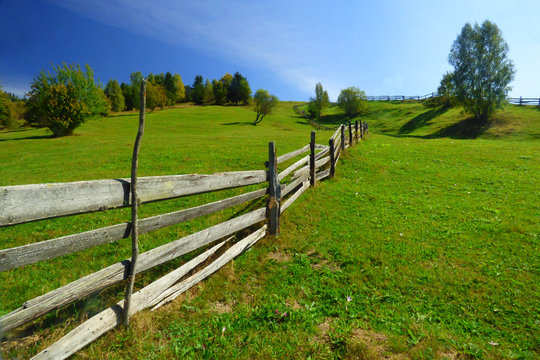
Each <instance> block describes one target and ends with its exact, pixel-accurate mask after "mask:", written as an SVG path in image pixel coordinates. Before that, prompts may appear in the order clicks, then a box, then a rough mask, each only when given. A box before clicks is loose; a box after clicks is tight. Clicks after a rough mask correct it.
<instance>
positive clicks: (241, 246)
mask: <svg viewBox="0 0 540 360" xmlns="http://www.w3.org/2000/svg"><path fill="white" fill-rule="evenodd" d="M265 235H266V225H264V226H263V227H262V228H260V229H259V230H257V231H255V232H254V233H252V234H251V235H249V236H247V237H245V238H244V239H242V240H240V241H239V242H237V243H236V244H234V245H233V246H232V247H230V248H229V249H228V250H227V251H226V252H224V253H223V255H221V256H220V257H219V258H218V259H216V260H215V261H214V262H213V263H212V264H210V265H208V266H207V267H205V268H204V269H202V270H201V271H199V272H197V273H196V274H194V275H193V276H191V277H189V278H187V279H185V280H184V281H182V282H181V283H179V284H177V285H174V286H171V287H170V288H169V289H167V290H166V291H164V292H163V294H161V295H160V296H159V302H158V303H157V304H156V305H154V307H153V308H152V311H154V310H157V309H158V308H160V307H161V306H163V305H164V304H166V303H168V302H171V301H172V300H174V299H175V298H176V297H178V296H179V295H180V294H182V293H184V292H185V291H187V290H189V289H190V288H191V287H193V286H194V285H196V284H197V283H199V282H201V281H202V280H204V279H205V278H207V277H208V276H210V275H212V274H213V273H214V272H216V271H217V270H219V269H220V268H222V267H223V265H225V264H226V263H228V262H229V261H230V260H232V259H234V258H235V257H236V256H238V255H240V254H241V253H243V252H244V251H246V250H247V249H249V248H250V247H251V246H253V245H254V244H255V243H256V242H257V241H259V240H260V239H262V238H263V237H264V236H265Z"/></svg>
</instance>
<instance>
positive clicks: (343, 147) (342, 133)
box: [341, 124, 345, 150]
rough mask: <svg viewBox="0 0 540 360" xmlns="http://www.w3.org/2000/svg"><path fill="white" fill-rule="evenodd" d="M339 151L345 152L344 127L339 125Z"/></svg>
mask: <svg viewBox="0 0 540 360" xmlns="http://www.w3.org/2000/svg"><path fill="white" fill-rule="evenodd" d="M341 150H345V125H343V124H341Z"/></svg>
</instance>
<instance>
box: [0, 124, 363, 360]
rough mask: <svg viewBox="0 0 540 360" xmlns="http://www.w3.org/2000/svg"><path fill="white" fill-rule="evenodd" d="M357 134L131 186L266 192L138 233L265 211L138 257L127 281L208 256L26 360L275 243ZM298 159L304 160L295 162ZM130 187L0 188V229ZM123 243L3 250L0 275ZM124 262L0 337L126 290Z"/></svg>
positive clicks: (95, 206) (68, 347)
mask: <svg viewBox="0 0 540 360" xmlns="http://www.w3.org/2000/svg"><path fill="white" fill-rule="evenodd" d="M366 131H367V125H366V124H365V123H360V124H359V123H358V122H356V123H355V124H354V126H352V125H351V124H348V125H347V126H345V125H340V126H339V127H338V128H337V129H336V131H335V132H334V134H333V135H332V136H331V138H330V140H329V143H328V145H321V144H317V143H316V142H315V140H316V133H315V131H312V134H311V141H310V143H309V144H307V145H305V146H303V147H302V148H300V149H297V150H294V151H291V152H289V153H286V154H283V155H280V156H277V155H276V149H275V144H274V143H273V142H272V143H270V144H269V157H268V162H266V166H267V168H268V169H267V170H252V171H238V172H227V173H218V174H212V175H199V174H194V175H172V176H155V177H140V178H137V187H138V189H137V190H138V193H137V198H138V199H139V202H140V203H148V202H153V201H161V200H167V199H173V198H178V197H183V196H189V195H195V194H202V193H208V192H214V191H219V190H225V189H231V188H239V187H245V186H250V185H258V184H264V183H267V185H265V187H264V188H261V189H258V190H254V191H250V192H246V193H243V194H241V195H237V196H233V197H229V198H226V199H223V200H219V201H215V202H212V203H208V204H203V205H200V206H196V207H192V208H188V209H182V210H179V211H174V212H170V213H166V214H161V215H157V216H152V217H148V218H143V219H138V220H137V223H138V232H139V233H147V232H150V231H154V230H158V229H162V228H164V227H168V226H172V225H175V224H179V223H182V222H185V221H188V220H192V219H195V218H197V217H200V216H204V215H209V214H212V213H215V212H218V211H222V210H225V209H227V208H231V207H233V206H236V205H240V204H243V203H246V202H253V201H260V199H262V198H263V197H265V196H267V205H266V207H260V208H258V209H256V210H253V211H250V212H248V213H245V214H242V215H239V216H236V217H234V218H232V219H229V220H226V221H223V222H221V223H218V224H215V225H212V226H210V227H208V228H206V229H204V230H201V231H198V232H195V233H192V234H190V235H187V236H184V237H182V238H180V239H177V240H174V241H171V242H168V243H165V244H163V245H161V246H158V247H156V248H153V249H151V250H149V251H146V252H143V253H141V254H139V255H138V257H137V266H136V267H135V268H134V272H133V276H134V275H135V274H137V273H141V272H144V271H146V270H149V269H151V268H153V267H156V266H158V265H160V264H163V263H166V262H168V261H170V260H173V259H176V258H178V257H180V256H182V255H185V254H188V253H190V252H192V251H194V250H197V249H201V248H204V247H209V248H208V249H206V250H205V251H204V252H203V253H202V254H200V255H198V256H196V257H194V258H192V259H191V260H189V261H188V262H186V263H185V264H183V265H182V266H180V267H179V268H177V269H176V270H174V271H172V272H170V273H169V274H167V275H165V276H163V277H161V278H160V279H158V280H156V281H154V282H152V283H151V284H149V285H147V286H146V287H144V288H142V289H140V290H139V291H137V292H134V293H133V294H132V296H130V301H129V303H130V305H129V311H127V312H126V311H125V308H126V306H125V301H124V300H122V301H120V302H118V303H117V304H116V305H114V306H112V307H110V308H108V309H105V310H103V311H102V312H101V313H99V314H97V315H95V316H93V317H91V318H90V319H89V320H87V321H85V322H84V323H82V324H81V325H79V326H78V327H76V328H75V329H74V330H72V331H71V332H69V333H68V334H67V335H66V336H64V337H63V338H61V339H60V340H58V341H57V342H56V343H54V344H52V345H51V346H50V347H49V348H47V349H45V350H43V351H41V352H40V353H39V354H37V355H36V356H35V358H36V359H64V358H66V357H68V356H70V355H72V354H74V353H75V352H77V351H78V350H80V349H81V348H83V347H84V346H86V345H87V344H89V343H90V342H92V341H94V340H95V339H97V338H98V337H99V336H101V335H102V334H104V333H105V332H107V331H109V330H110V329H112V328H114V327H115V326H117V325H119V324H121V323H122V321H123V320H122V319H125V320H126V319H129V316H131V315H133V314H135V313H137V312H139V311H141V310H143V309H147V308H153V309H156V308H158V307H160V306H161V305H163V304H165V303H166V302H169V301H171V300H173V299H174V298H175V297H177V296H178V295H180V294H181V293H183V292H185V291H186V290H188V289H189V288H191V287H192V286H194V285H195V284H197V283H198V282H200V281H202V280H203V279H205V278H206V277H208V276H209V275H211V274H212V273H214V272H215V271H217V270H218V269H219V268H221V267H222V266H223V265H224V264H225V263H227V262H228V261H230V260H231V259H233V258H234V257H235V256H238V255H239V254H241V253H242V252H243V251H245V250H246V249H247V248H249V247H250V246H252V245H253V244H255V243H256V242H257V241H258V240H260V239H261V238H263V237H264V236H265V235H266V234H267V232H268V233H270V234H274V235H279V217H280V215H281V214H282V213H283V212H284V211H285V210H286V209H287V208H288V207H289V206H291V204H293V203H294V201H296V200H297V199H298V198H299V197H300V196H301V195H302V194H303V193H304V192H305V191H306V190H307V189H308V188H309V187H310V186H315V185H316V183H317V182H319V181H321V180H323V179H326V178H328V177H334V176H335V168H336V164H337V162H338V160H339V158H340V156H341V154H342V152H343V150H345V149H346V148H347V147H349V146H352V145H354V143H357V142H358V141H360V140H361V139H362V138H363V137H364V134H365V132H366ZM307 152H309V154H308V155H306V156H304V154H305V153H307ZM300 156H302V157H301V158H300V159H299V160H296V161H295V162H293V163H292V164H290V165H288V166H286V167H285V168H284V169H283V170H281V172H279V170H278V165H281V164H287V162H288V161H289V160H291V161H294V159H295V158H297V157H300ZM130 185H131V184H130V180H128V179H113V180H94V181H79V182H71V183H53V184H36V185H17V186H4V187H0V209H2V210H1V212H0V226H2V227H3V226H15V225H17V224H21V223H25V222H30V221H37V220H43V219H50V218H55V217H62V216H68V215H74V214H81V213H88V212H95V211H104V210H107V209H113V208H120V207H126V206H130V205H131V186H130ZM254 226H256V227H257V230H255V231H254V232H252V233H251V234H250V235H248V236H246V237H245V238H243V239H242V240H239V241H237V242H235V243H234V241H233V240H232V239H233V237H234V236H235V234H236V233H238V232H239V231H242V230H245V229H248V228H252V227H254ZM131 233H132V223H131V222H125V223H121V224H116V225H112V226H107V227H103V228H99V229H94V230H90V231H86V232H82V233H77V234H72V235H67V236H62V237H59V238H54V239H49V240H44V241H40V242H36V243H32V244H28V245H23V246H17V247H13V248H8V249H2V250H0V271H9V270H11V269H15V268H18V267H21V266H25V265H29V264H33V263H37V262H40V261H46V260H49V259H53V258H55V257H59V256H64V255H67V254H73V253H76V252H79V251H82V250H85V249H89V248H92V247H95V246H100V245H104V244H108V243H112V242H114V241H118V240H120V239H125V238H128V237H130V235H131ZM226 238H227V239H226ZM223 239H225V240H223ZM231 243H233V244H232V245H231ZM216 256H217V258H216V259H215V260H213V261H212V262H211V263H209V264H207V263H208V261H209V259H210V258H215V257H216ZM130 262H131V261H130V259H119V261H118V262H117V263H115V264H112V265H110V266H108V267H105V268H103V269H101V270H99V271H97V272H94V273H91V274H89V275H86V276H84V277H82V278H80V279H78V280H75V281H73V282H71V283H69V284H66V285H64V286H61V287H59V288H57V289H54V290H52V291H50V292H48V293H45V294H42V295H40V296H38V297H36V298H33V299H29V300H28V301H26V302H24V303H23V304H22V305H21V306H20V307H19V308H17V309H15V310H13V311H11V312H10V313H8V314H6V315H3V316H2V317H0V335H1V334H2V333H5V332H7V331H11V330H14V329H16V328H17V327H20V326H22V325H24V324H27V323H29V322H31V321H32V320H35V319H37V318H39V317H41V316H43V315H45V314H47V313H49V312H51V311H53V310H55V309H58V308H61V307H63V306H66V305H67V304H70V303H72V302H74V301H77V300H80V299H82V298H84V297H86V296H89V295H91V294H93V293H96V292H98V291H101V290H103V289H106V288H108V287H110V286H113V285H115V284H119V283H121V282H125V281H126V278H127V274H129V269H130ZM204 265H205V266H204ZM201 266H204V267H203V268H202V269H201V270H199V271H197V272H196V273H194V274H193V275H191V276H189V277H188V278H185V279H184V277H185V275H187V274H188V273H189V272H191V271H192V270H194V269H196V268H200V267H201Z"/></svg>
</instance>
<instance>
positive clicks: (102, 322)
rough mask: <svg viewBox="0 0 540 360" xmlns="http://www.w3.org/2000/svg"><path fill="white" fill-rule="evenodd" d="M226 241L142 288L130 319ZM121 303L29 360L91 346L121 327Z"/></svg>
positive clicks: (63, 356)
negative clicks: (101, 337)
mask: <svg viewBox="0 0 540 360" xmlns="http://www.w3.org/2000/svg"><path fill="white" fill-rule="evenodd" d="M228 240H229V239H227V240H225V241H222V242H221V243H219V244H217V245H216V246H214V247H212V248H211V249H209V250H207V251H205V252H204V253H202V254H201V255H199V256H197V257H195V258H194V259H192V260H190V261H188V262H187V263H185V264H184V265H182V266H180V267H179V268H177V269H176V270H174V271H172V272H170V273H168V274H167V275H165V276H163V277H161V278H160V279H158V280H156V281H154V282H153V283H151V284H149V285H147V286H146V287H144V288H142V289H141V290H139V291H138V292H136V293H134V294H133V297H132V307H131V308H130V313H129V314H130V315H133V314H135V313H137V312H139V311H141V310H143V309H145V308H148V307H150V306H152V305H153V304H154V301H155V300H154V299H156V298H157V296H159V294H161V293H163V291H165V290H167V288H169V287H171V286H172V285H174V283H176V282H177V281H178V280H180V279H181V278H182V277H183V276H184V275H186V274H187V273H188V272H190V271H191V270H193V269H194V268H195V267H197V266H198V265H200V264H201V263H202V262H204V261H206V260H207V259H208V258H209V257H210V256H211V255H213V254H215V253H216V251H217V250H219V249H220V248H221V247H222V246H223V245H224V244H225V243H226V242H227V241H228ZM123 306H124V301H120V302H119V303H117V304H116V305H114V306H113V307H110V308H108V309H106V310H104V311H102V312H100V313H99V314H97V315H95V316H93V317H92V318H90V319H89V320H87V321H85V322H84V323H83V324H81V325H79V326H78V327H76V328H75V329H73V330H72V331H71V332H69V333H68V334H67V335H66V336H64V337H62V338H61V339H60V340H58V341H57V342H55V343H54V344H52V345H51V346H49V347H48V348H47V349H45V350H43V351H41V352H40V353H38V354H37V355H36V356H35V357H33V358H32V359H66V358H67V357H69V356H71V355H73V354H75V353H76V352H77V351H79V350H80V349H82V348H84V347H85V346H86V345H88V344H90V343H91V342H93V341H94V340H96V339H97V338H99V337H100V336H101V335H103V334H105V333H106V332H108V331H109V330H111V329H113V328H114V327H115V326H117V325H119V324H120V321H121V316H120V315H121V313H122V308H123Z"/></svg>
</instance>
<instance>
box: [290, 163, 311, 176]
mask: <svg viewBox="0 0 540 360" xmlns="http://www.w3.org/2000/svg"><path fill="white" fill-rule="evenodd" d="M305 174H309V161H308V165H306V166H303V167H301V168H300V169H298V170H296V171H295V172H294V174H293V176H292V177H291V180H296V179H298V178H299V177H300V176H302V175H305Z"/></svg>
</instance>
